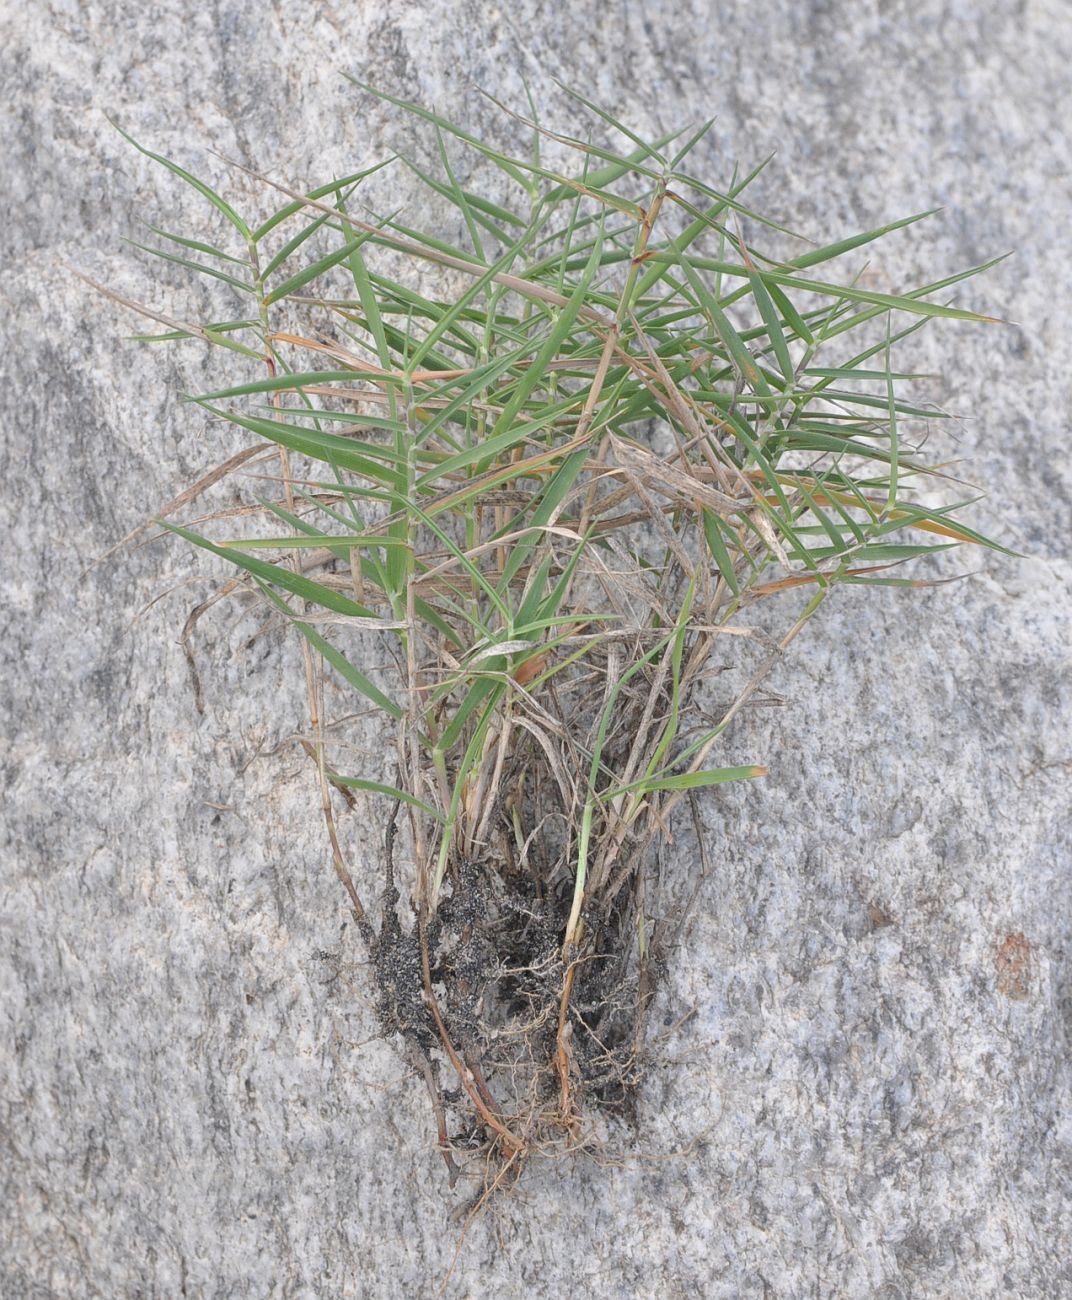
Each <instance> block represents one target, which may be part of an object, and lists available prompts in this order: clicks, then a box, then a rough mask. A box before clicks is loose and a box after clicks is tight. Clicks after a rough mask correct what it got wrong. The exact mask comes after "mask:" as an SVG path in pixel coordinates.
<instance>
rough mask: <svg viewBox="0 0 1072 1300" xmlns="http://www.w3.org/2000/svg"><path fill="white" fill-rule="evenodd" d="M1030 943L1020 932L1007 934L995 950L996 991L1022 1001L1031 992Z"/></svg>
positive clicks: (1013, 999) (1015, 1000) (1016, 1000)
mask: <svg viewBox="0 0 1072 1300" xmlns="http://www.w3.org/2000/svg"><path fill="white" fill-rule="evenodd" d="M1031 963H1032V951H1031V945H1030V944H1029V943H1028V941H1027V940H1026V939H1025V938H1024V936H1023V935H1022V934H1020V933H1019V932H1017V933H1016V934H1007V935H1006V936H1005V938H1004V939H1003V940H1002V941H1001V944H1000V946H999V947H998V950H997V956H996V957H995V959H994V964H995V965H996V966H997V970H998V992H999V993H1003V994H1004V995H1005V997H1007V998H1010V999H1011V1000H1012V1001H1013V1002H1023V1001H1024V1000H1025V999H1026V998H1027V996H1028V994H1029V993H1030V992H1031Z"/></svg>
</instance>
